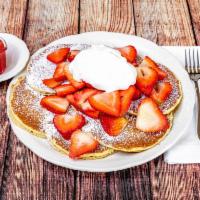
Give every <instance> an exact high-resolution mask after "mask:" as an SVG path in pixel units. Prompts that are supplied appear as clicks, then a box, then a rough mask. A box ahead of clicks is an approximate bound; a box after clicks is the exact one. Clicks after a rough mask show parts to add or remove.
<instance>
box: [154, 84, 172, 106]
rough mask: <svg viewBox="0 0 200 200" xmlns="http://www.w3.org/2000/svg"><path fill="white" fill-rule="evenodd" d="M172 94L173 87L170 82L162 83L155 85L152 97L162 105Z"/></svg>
mask: <svg viewBox="0 0 200 200" xmlns="http://www.w3.org/2000/svg"><path fill="white" fill-rule="evenodd" d="M171 92H172V85H171V84H170V83H169V82H161V83H158V84H157V85H155V87H154V89H153V90H152V92H151V96H150V97H151V98H152V99H153V100H154V101H155V102H157V103H158V104H161V103H163V102H164V101H165V100H166V99H167V98H168V97H169V95H170V94H171Z"/></svg>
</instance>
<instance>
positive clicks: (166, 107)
mask: <svg viewBox="0 0 200 200" xmlns="http://www.w3.org/2000/svg"><path fill="white" fill-rule="evenodd" d="M159 67H160V68H161V69H162V70H163V71H165V72H166V74H167V77H166V78H165V79H164V80H160V81H159V83H161V82H169V83H170V84H171V86H172V92H171V93H170V95H169V97H168V98H167V99H166V100H165V101H164V103H161V104H160V105H159V107H160V109H161V110H162V111H163V113H164V114H169V113H171V112H172V111H174V110H175V109H176V108H177V106H178V105H179V103H180V102H181V99H182V96H183V93H182V88H181V83H180V81H179V80H178V79H177V78H176V76H175V75H174V74H173V73H172V72H171V71H170V70H169V69H168V68H167V67H165V66H163V65H159ZM143 98H145V95H142V96H141V98H140V99H138V100H136V101H132V103H131V106H130V108H129V111H128V112H129V113H130V114H134V115H137V110H138V105H139V104H140V102H141V100H142V99H143Z"/></svg>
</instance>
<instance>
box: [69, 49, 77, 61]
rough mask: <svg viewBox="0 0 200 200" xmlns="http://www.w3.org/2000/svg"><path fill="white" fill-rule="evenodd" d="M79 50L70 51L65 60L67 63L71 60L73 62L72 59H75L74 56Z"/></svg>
mask: <svg viewBox="0 0 200 200" xmlns="http://www.w3.org/2000/svg"><path fill="white" fill-rule="evenodd" d="M79 52H80V51H79V50H71V51H70V53H69V55H68V57H67V59H68V61H69V62H72V60H74V58H75V57H76V55H77V54H78V53H79Z"/></svg>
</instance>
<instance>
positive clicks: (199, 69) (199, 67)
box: [197, 49, 200, 73]
mask: <svg viewBox="0 0 200 200" xmlns="http://www.w3.org/2000/svg"><path fill="white" fill-rule="evenodd" d="M197 69H198V70H197V71H198V73H200V63H199V51H198V49H197Z"/></svg>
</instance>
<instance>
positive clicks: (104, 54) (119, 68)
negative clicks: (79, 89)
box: [69, 45, 137, 92]
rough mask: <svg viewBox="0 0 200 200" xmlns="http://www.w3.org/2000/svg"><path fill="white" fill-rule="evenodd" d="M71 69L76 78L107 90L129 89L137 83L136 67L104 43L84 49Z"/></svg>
mask: <svg viewBox="0 0 200 200" xmlns="http://www.w3.org/2000/svg"><path fill="white" fill-rule="evenodd" d="M69 70H70V72H71V73H72V74H73V77H74V79H75V80H77V81H81V80H82V81H85V82H87V83H89V84H91V85H92V86H93V87H94V88H96V89H99V90H104V91H106V92H112V91H115V90H125V89H127V88H128V87H129V86H130V85H133V84H135V82H136V76H137V71H136V69H135V68H134V67H133V66H132V65H131V64H129V63H128V62H127V61H126V59H125V58H123V57H122V56H121V54H120V52H119V51H117V50H115V49H112V48H109V47H106V46H104V45H93V46H92V47H90V48H88V49H85V50H82V51H81V52H80V53H79V54H78V55H77V56H76V57H75V59H74V60H73V61H72V62H71V63H70V65H69Z"/></svg>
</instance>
